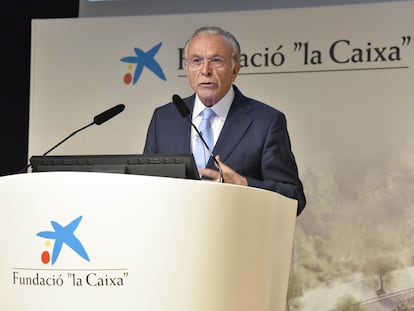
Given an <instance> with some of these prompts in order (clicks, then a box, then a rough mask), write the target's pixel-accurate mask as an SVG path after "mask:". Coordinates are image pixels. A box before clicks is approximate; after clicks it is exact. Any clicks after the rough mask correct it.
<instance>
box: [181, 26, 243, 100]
mask: <svg viewBox="0 0 414 311" xmlns="http://www.w3.org/2000/svg"><path fill="white" fill-rule="evenodd" d="M232 52H233V48H232V46H231V44H230V42H228V41H227V40H226V39H225V38H224V37H223V36H220V35H210V34H207V35H199V36H196V37H195V38H193V39H192V40H191V42H190V44H189V46H188V48H187V55H186V60H187V61H191V60H196V61H198V63H200V60H201V65H200V64H199V65H198V66H197V65H194V64H195V62H193V64H192V63H187V64H186V72H187V78H188V81H189V83H190V85H191V87H192V89H193V90H194V92H196V93H197V94H198V96H199V97H200V99H201V101H202V102H203V103H204V105H206V106H208V107H211V106H213V105H214V104H215V103H217V102H218V101H219V100H220V99H222V98H223V97H224V95H226V93H227V92H228V90H229V89H230V87H231V85H232V83H233V82H234V80H235V79H236V76H237V74H238V72H239V70H240V63H235V64H234V66H232ZM207 60H210V61H207Z"/></svg>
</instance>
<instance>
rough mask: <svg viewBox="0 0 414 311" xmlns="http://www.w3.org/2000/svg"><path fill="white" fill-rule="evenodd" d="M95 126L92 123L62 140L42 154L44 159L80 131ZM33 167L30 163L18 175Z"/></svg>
mask: <svg viewBox="0 0 414 311" xmlns="http://www.w3.org/2000/svg"><path fill="white" fill-rule="evenodd" d="M94 124H95V122H91V123H89V124H88V125H85V126H84V127H81V128H80V129H77V130H76V131H74V132H73V133H71V134H70V135H69V136H67V137H66V138H65V139H63V140H61V141H60V142H58V143H57V144H56V145H54V146H53V147H52V148H50V149H49V150H48V151H46V152H45V153H44V154H42V157H44V156H46V155H48V154H49V153H50V152H52V151H53V150H55V149H56V148H57V147H59V146H60V145H61V144H63V143H64V142H65V141H67V140H68V139H69V138H71V137H72V136H73V135H75V134H77V133H79V132H80V131H83V130H84V129H86V128H88V127H90V126H92V125H94ZM31 166H32V164H31V163H29V164H27V165H26V166H25V167H23V168H22V169H21V170H20V171H19V172H18V174H21V173H24V172H25V171H27V169H28V168H29V167H31Z"/></svg>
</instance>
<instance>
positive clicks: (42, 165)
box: [30, 154, 200, 179]
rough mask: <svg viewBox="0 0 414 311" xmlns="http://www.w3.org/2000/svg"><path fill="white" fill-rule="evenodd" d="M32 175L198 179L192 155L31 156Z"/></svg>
mask: <svg viewBox="0 0 414 311" xmlns="http://www.w3.org/2000/svg"><path fill="white" fill-rule="evenodd" d="M30 163H31V166H32V172H50V171H80V172H105V173H120V174H135V175H150V176H160V177H175V178H186V179H200V176H199V174H198V170H197V166H196V164H195V161H194V157H193V155H192V154H154V155H149V154H117V155H113V154H112V155H61V156H32V157H31V158H30Z"/></svg>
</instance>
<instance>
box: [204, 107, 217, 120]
mask: <svg viewBox="0 0 414 311" xmlns="http://www.w3.org/2000/svg"><path fill="white" fill-rule="evenodd" d="M215 114H216V113H215V112H214V110H213V109H209V108H205V109H204V110H203V111H201V117H202V119H203V120H210V119H211V117H213V116H215Z"/></svg>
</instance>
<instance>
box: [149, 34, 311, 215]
mask: <svg viewBox="0 0 414 311" xmlns="http://www.w3.org/2000/svg"><path fill="white" fill-rule="evenodd" d="M184 56H185V62H186V73H187V78H188V81H189V83H190V85H191V87H192V89H193V90H194V92H195V93H194V94H193V95H192V96H190V97H187V98H185V99H184V102H185V104H186V105H187V106H188V108H189V110H190V113H191V114H190V116H192V121H193V123H194V124H195V125H196V126H197V127H199V128H200V126H202V127H203V131H204V125H201V123H202V122H204V124H207V125H206V126H208V127H209V128H208V130H207V129H206V130H205V133H206V136H205V137H206V138H207V136H209V135H207V131H209V133H211V136H212V137H211V142H209V143H208V144H209V146H210V149H211V150H212V153H213V154H214V155H216V160H215V161H214V159H212V158H211V157H210V156H208V153H207V156H204V158H203V156H200V160H198V162H197V166H198V167H199V172H200V175H201V176H202V177H203V178H206V179H210V180H214V181H218V180H220V177H221V176H220V173H219V171H218V169H217V166H219V167H220V169H221V171H222V174H223V177H224V178H223V179H224V182H226V183H232V184H237V185H243V186H251V187H257V188H262V189H267V190H271V191H275V192H278V193H280V194H282V195H285V196H287V197H290V198H293V199H296V200H297V201H298V209H297V215H299V214H300V213H301V212H302V210H303V208H304V207H305V204H306V199H305V195H304V192H303V186H302V182H301V181H300V179H299V175H298V169H297V165H296V161H295V157H294V155H293V153H292V150H291V144H290V138H289V134H288V131H287V125H286V118H285V116H284V114H283V113H282V112H280V111H278V110H277V109H275V108H273V107H271V106H268V105H266V104H264V103H261V102H259V101H257V100H255V99H252V98H248V97H246V96H244V95H243V94H242V93H241V92H240V90H239V89H238V88H237V87H236V86H235V85H234V84H233V83H234V81H235V79H236V77H237V74H238V73H239V70H240V46H239V43H238V42H237V40H236V39H235V38H234V36H233V35H232V34H230V33H229V32H227V31H225V30H223V29H221V28H219V27H213V26H211V27H202V28H200V29H198V30H196V31H195V32H194V34H193V35H192V36H191V38H190V39H189V40H188V41H187V42H186V44H185V47H184ZM203 110H206V111H208V110H210V111H213V113H212V117H211V118H209V119H208V120H207V121H202V119H203V118H204V117H202V114H204V112H202V111H203ZM202 135H203V137H204V133H202ZM199 140H200V139H199V137H198V135H197V133H196V131H195V130H194V129H193V128H192V127H191V125H190V124H189V122H185V120H183V118H182V117H181V115H180V114H179V113H178V112H177V110H176V107H175V106H174V104H173V103H169V104H167V105H164V106H162V107H158V108H157V109H155V111H154V114H153V116H152V119H151V123H150V126H149V128H148V133H147V138H146V143H145V148H144V153H146V154H158V153H166V154H168V153H169V154H174V153H175V154H182V153H191V152H193V153H194V154H195V155H198V154H199V151H198V149H199V148H201V147H198V145H199V144H200V142H199ZM204 149H205V148H204ZM201 153H202V151H201ZM197 158H198V156H197ZM196 160H197V159H196Z"/></svg>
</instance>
